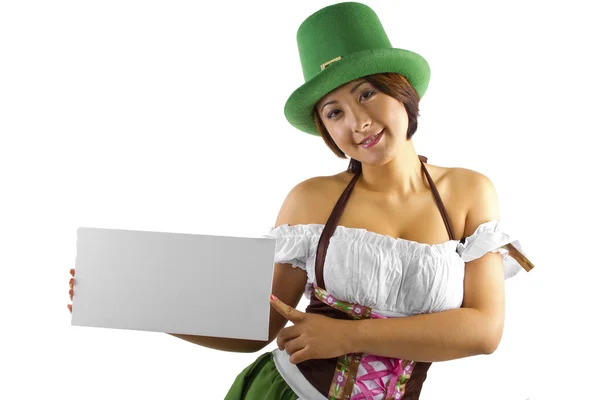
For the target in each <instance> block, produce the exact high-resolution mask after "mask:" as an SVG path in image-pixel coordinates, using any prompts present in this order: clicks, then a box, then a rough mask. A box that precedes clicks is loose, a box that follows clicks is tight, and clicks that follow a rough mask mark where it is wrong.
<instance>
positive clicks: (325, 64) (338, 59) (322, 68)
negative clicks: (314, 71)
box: [321, 56, 342, 71]
mask: <svg viewBox="0 0 600 400" xmlns="http://www.w3.org/2000/svg"><path fill="white" fill-rule="evenodd" d="M341 59H342V56H337V57H336V58H334V59H333V60H329V61H327V62H326V63H323V64H321V71H323V70H324V69H325V68H327V67H328V66H329V64H331V63H334V62H336V61H340V60H341Z"/></svg>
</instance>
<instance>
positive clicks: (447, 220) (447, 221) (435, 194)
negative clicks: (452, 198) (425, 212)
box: [419, 156, 455, 240]
mask: <svg viewBox="0 0 600 400" xmlns="http://www.w3.org/2000/svg"><path fill="white" fill-rule="evenodd" d="M419 160H421V167H422V168H423V172H425V176H426V177H427V182H429V187H430V188H431V191H432V192H433V197H435V202H436V204H437V206H438V208H439V210H440V213H441V214H442V219H443V220H444V225H446V231H447V232H448V236H450V240H455V239H454V232H453V231H452V226H451V225H450V218H449V217H448V213H447V212H446V207H444V203H443V202H442V198H441V197H440V194H439V192H438V190H437V188H436V187H435V184H434V183H433V179H431V175H429V171H427V168H425V163H426V162H427V158H425V161H423V159H422V158H421V156H419Z"/></svg>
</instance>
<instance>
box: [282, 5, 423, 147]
mask: <svg viewBox="0 0 600 400" xmlns="http://www.w3.org/2000/svg"><path fill="white" fill-rule="evenodd" d="M297 41H298V52H299V54H300V62H301V64H302V71H303V73H304V84H303V85H302V86H300V87H299V88H298V89H296V90H295V91H294V93H292V95H291V96H290V97H289V99H288V100H287V102H286V104H285V108H284V114H285V117H286V118H287V120H288V121H289V122H290V124H292V125H293V126H295V127H296V128H298V129H300V130H301V131H303V132H307V133H310V134H312V135H317V136H318V135H319V133H318V131H317V127H316V126H315V123H314V121H313V117H312V114H313V108H314V106H315V104H316V103H317V102H318V101H319V100H320V99H321V98H322V97H323V96H325V95H326V94H327V93H329V92H331V91H332V90H333V89H335V88H337V87H339V86H341V85H343V84H345V83H347V82H350V81H352V80H354V79H358V78H361V77H363V76H366V75H372V74H378V73H384V72H396V73H399V74H401V75H403V76H404V77H405V78H406V79H407V80H408V82H410V84H411V85H412V87H413V88H414V89H415V90H416V91H417V93H418V94H419V97H420V98H422V97H423V95H424V94H425V91H426V90H427V85H428V84H429V76H430V70H429V64H428V63H427V61H426V60H425V59H424V58H423V57H421V56H420V55H418V54H417V53H414V52H412V51H409V50H403V49H395V48H393V47H392V45H391V43H390V41H389V39H388V37H387V34H386V33H385V31H384V29H383V26H382V25H381V21H379V17H377V14H375V12H374V11H373V10H372V9H371V8H369V7H368V6H366V5H364V4H361V3H339V4H334V5H332V6H328V7H325V8H323V9H321V10H319V11H317V12H315V13H314V14H312V15H311V16H310V17H308V18H307V19H306V20H304V22H302V24H301V25H300V27H299V28H298V34H297Z"/></svg>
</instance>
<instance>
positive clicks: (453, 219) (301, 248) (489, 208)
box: [69, 3, 533, 400]
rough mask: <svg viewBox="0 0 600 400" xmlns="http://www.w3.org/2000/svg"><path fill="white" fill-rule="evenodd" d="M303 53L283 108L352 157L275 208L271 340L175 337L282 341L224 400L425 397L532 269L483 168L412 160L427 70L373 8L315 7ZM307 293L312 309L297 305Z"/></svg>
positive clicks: (226, 344) (485, 340)
mask: <svg viewBox="0 0 600 400" xmlns="http://www.w3.org/2000/svg"><path fill="white" fill-rule="evenodd" d="M298 47H299V52H300V58H301V63H302V68H303V71H304V76H305V81H306V82H305V84H304V85H302V86H301V87H300V88H298V89H297V90H296V91H295V92H294V93H293V94H292V95H291V96H290V98H289V99H288V101H287V103H286V106H285V115H286V118H287V119H288V121H289V122H290V123H291V124H292V125H293V126H294V127H296V128H298V129H299V130H302V131H304V132H307V133H309V134H313V135H319V136H321V137H322V138H323V139H324V141H325V143H326V144H327V146H329V147H330V148H331V149H332V151H333V152H334V153H335V154H336V155H337V156H339V157H343V158H346V157H348V156H350V158H351V162H350V166H349V168H348V170H347V171H344V172H342V173H339V174H336V175H333V176H324V177H316V178H312V179H308V180H306V181H304V182H302V183H300V184H298V185H297V186H296V187H294V188H293V189H292V191H291V192H290V193H289V195H288V196H287V198H286V199H285V201H284V203H283V205H282V207H281V210H280V212H279V215H278V218H277V222H276V227H275V228H273V229H272V231H271V232H270V234H269V235H268V236H269V237H272V238H275V239H277V245H276V256H275V270H274V277H273V295H274V296H272V298H271V304H272V309H271V318H270V327H269V332H270V333H269V341H268V342H258V341H248V340H236V339H223V338H209V337H199V336H191V335H179V334H174V336H177V337H180V338H182V339H185V340H188V341H190V342H193V343H196V344H200V345H203V346H207V347H211V348H215V349H221V350H227V351H236V352H256V351H259V350H261V349H263V348H264V347H265V346H266V345H267V344H269V343H270V342H271V341H273V340H275V338H277V345H278V349H277V350H275V351H274V352H267V353H264V354H262V355H261V356H260V357H258V359H257V360H256V361H255V362H254V363H253V364H252V365H250V366H248V368H246V369H245V370H244V371H242V372H241V373H240V374H239V376H238V377H237V379H236V380H235V382H234V383H233V385H232V387H231V389H230V390H229V393H228V395H227V397H226V399H229V400H234V399H297V398H301V399H346V398H352V399H376V400H379V399H405V400H407V399H418V397H419V394H420V392H421V387H422V384H423V382H424V380H425V377H426V373H427V370H428V368H429V366H430V365H431V363H432V362H435V361H444V360H451V359H457V358H461V357H468V356H472V355H478V354H490V353H492V352H493V351H494V350H495V349H496V347H497V346H498V344H499V342H500V338H501V336H502V330H503V322H504V279H506V278H508V277H510V276H513V275H514V274H515V273H517V272H518V271H519V270H520V268H521V266H523V267H524V268H525V269H527V270H529V269H530V268H532V267H533V266H532V265H531V264H530V263H529V262H528V261H527V259H526V258H525V257H524V255H523V254H522V253H521V252H520V251H519V250H520V244H519V242H518V241H513V240H512V239H511V238H510V237H509V236H508V235H506V234H505V233H504V232H502V230H501V228H500V225H499V223H498V201H497V195H496V192H495V189H494V186H493V184H492V183H491V182H490V180H489V179H488V178H487V177H486V176H484V175H482V174H480V173H477V172H475V171H471V170H468V169H462V168H445V167H440V166H434V165H431V164H426V162H427V160H426V158H425V157H421V156H418V155H417V153H416V151H415V148H414V145H413V142H412V140H411V138H412V136H413V135H414V133H415V132H416V130H417V117H418V114H419V100H420V99H421V98H422V96H423V95H424V93H425V90H426V89H427V85H428V82H429V67H428V64H427V62H426V61H425V60H424V59H423V58H422V57H421V56H419V55H418V54H416V53H413V52H410V51H407V50H402V49H394V48H392V46H391V44H390V43H389V40H388V38H387V36H386V34H385V32H384V30H383V27H382V26H381V23H380V21H379V19H378V17H377V16H376V14H375V13H374V12H373V11H372V10H371V9H370V8H369V7H367V6H365V5H362V4H359V3H341V4H336V5H333V6H329V7H326V8H324V9H322V10H319V11H318V12H316V13H314V14H313V15H311V16H310V17H309V18H307V19H306V20H305V21H304V22H303V23H302V24H301V26H300V28H299V30H298ZM519 264H520V265H519ZM72 274H74V271H72ZM70 285H71V287H72V286H73V279H72V280H71V283H70ZM70 293H71V295H72V293H73V292H72V290H71V291H70ZM303 293H304V294H306V296H307V297H309V298H310V299H311V303H310V305H309V307H308V308H307V310H306V313H303V312H300V311H298V310H295V307H296V306H297V304H298V302H299V301H300V298H301V296H302V294H303ZM69 307H70V306H69ZM400 317H401V318H400ZM288 320H290V321H291V322H292V323H293V325H292V326H290V327H288V328H284V326H285V324H286V323H287V321H288Z"/></svg>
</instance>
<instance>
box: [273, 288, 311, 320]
mask: <svg viewBox="0 0 600 400" xmlns="http://www.w3.org/2000/svg"><path fill="white" fill-rule="evenodd" d="M271 305H272V306H273V308H275V310H276V311H277V312H278V313H279V314H281V315H282V316H284V317H285V318H286V319H288V320H290V321H292V322H299V321H301V320H302V319H303V318H304V313H303V312H300V311H298V310H296V309H295V308H292V307H290V306H289V305H287V304H285V303H284V302H282V301H281V300H279V299H278V298H277V297H276V296H275V295H273V294H272V295H271Z"/></svg>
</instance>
